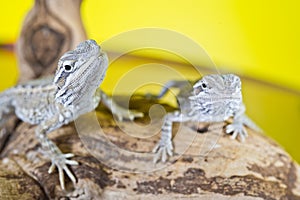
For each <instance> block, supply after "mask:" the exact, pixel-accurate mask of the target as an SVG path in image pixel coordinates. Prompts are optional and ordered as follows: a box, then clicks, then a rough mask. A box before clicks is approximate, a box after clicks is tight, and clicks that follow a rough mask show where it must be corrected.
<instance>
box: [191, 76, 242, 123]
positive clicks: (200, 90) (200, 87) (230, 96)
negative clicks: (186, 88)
mask: <svg viewBox="0 0 300 200" xmlns="http://www.w3.org/2000/svg"><path fill="white" fill-rule="evenodd" d="M190 100H191V102H192V106H193V107H194V108H195V109H196V110H197V111H200V112H202V114H204V115H205V114H207V115H211V116H213V115H215V116H222V117H223V118H228V117H229V116H233V115H234V113H236V112H238V110H239V109H240V106H241V105H242V93H241V80H240V78H239V77H238V76H236V75H234V74H224V75H219V74H212V75H207V76H204V77H203V78H202V79H201V80H199V81H198V82H196V83H195V84H194V86H193V94H192V96H191V97H190Z"/></svg>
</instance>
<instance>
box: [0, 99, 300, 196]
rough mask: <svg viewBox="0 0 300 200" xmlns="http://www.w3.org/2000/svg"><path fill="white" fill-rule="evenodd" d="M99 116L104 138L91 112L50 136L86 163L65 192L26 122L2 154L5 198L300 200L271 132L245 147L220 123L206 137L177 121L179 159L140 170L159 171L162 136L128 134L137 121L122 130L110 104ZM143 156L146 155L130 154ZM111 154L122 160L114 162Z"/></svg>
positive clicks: (289, 164) (298, 184)
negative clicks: (156, 151) (156, 153)
mask: <svg viewBox="0 0 300 200" xmlns="http://www.w3.org/2000/svg"><path fill="white" fill-rule="evenodd" d="M118 99H121V98H118ZM119 103H122V102H119ZM155 103H158V102H152V101H147V100H144V99H142V98H141V97H138V96H136V97H134V98H132V100H131V105H132V106H134V107H132V108H134V109H137V110H140V111H143V112H145V113H147V112H148V110H149V108H150V107H151V106H152V105H153V104H155ZM164 107H165V109H166V110H169V111H170V110H172V108H171V107H168V106H167V105H164ZM96 114H97V118H98V120H99V122H100V124H101V128H102V130H103V132H104V133H105V137H102V136H101V135H99V133H98V132H97V131H96V129H94V128H93V127H92V124H90V123H89V122H87V121H84V118H85V117H88V115H86V116H83V118H81V119H79V121H76V123H75V124H74V123H73V124H70V125H67V126H64V127H63V128H60V129H59V130H57V131H55V132H53V133H51V134H50V137H51V139H52V140H53V141H55V143H57V144H59V147H60V148H61V149H62V150H63V151H64V152H73V153H74V154H75V155H76V157H75V158H74V159H75V160H77V161H78V162H79V163H80V165H79V166H72V167H71V169H72V171H73V172H74V174H75V175H76V177H77V179H78V180H77V181H78V183H77V184H76V185H75V186H73V185H72V183H71V181H70V180H67V191H61V189H60V186H59V182H58V174H57V172H55V173H54V174H50V175H49V174H48V172H47V170H48V167H49V166H50V162H49V160H47V158H43V157H42V154H40V153H39V151H40V150H39V149H40V145H39V144H38V142H37V140H36V139H35V137H34V128H35V127H34V126H30V125H28V124H26V123H21V124H20V125H19V126H18V127H17V128H16V129H15V131H14V133H13V135H12V136H11V137H10V140H9V142H8V144H7V146H6V148H5V149H4V151H3V152H2V154H1V155H2V164H1V165H0V171H1V173H0V185H1V187H0V188H1V189H0V195H1V196H2V197H5V198H10V197H12V196H15V197H22V198H23V197H28V199H32V198H44V197H47V198H50V199H54V198H57V199H59V198H62V197H70V198H72V199H121V198H122V199H153V198H160V199H175V198H192V199H249V200H250V199H259V198H262V199H300V179H299V177H300V174H299V172H300V168H299V166H298V165H297V164H296V163H295V162H293V160H292V159H291V158H290V156H289V155H288V154H287V153H286V152H285V151H284V150H283V149H282V148H281V147H280V146H278V145H277V144H276V143H275V142H274V141H272V140H271V139H269V138H268V137H266V136H265V135H262V134H259V133H256V132H253V131H251V130H248V131H249V133H250V134H249V138H248V139H247V141H246V142H245V143H240V142H238V141H236V140H231V139H230V138H229V136H228V135H225V133H224V131H223V128H222V127H223V126H224V124H223V123H217V124H213V125H212V128H211V129H209V130H208V131H206V132H205V130H204V133H197V131H196V127H197V126H195V124H193V123H187V124H183V125H181V126H180V124H177V125H176V126H175V128H174V133H175V134H176V133H177V135H174V136H175V138H176V139H175V142H174V143H175V158H174V159H171V161H169V162H168V163H167V165H166V166H163V165H162V164H161V166H162V167H161V169H157V170H155V171H154V172H150V171H149V173H147V172H143V173H136V172H139V170H140V167H139V166H141V165H145V164H147V165H148V166H149V167H148V168H153V169H154V168H157V166H158V165H154V164H153V163H152V160H151V159H152V157H151V156H150V157H148V156H147V155H152V154H151V153H150V152H151V149H152V148H153V147H154V144H155V143H156V141H157V140H158V135H155V136H153V137H146V138H144V139H142V138H143V135H142V136H141V137H140V138H136V137H132V136H129V135H128V132H123V131H122V129H123V130H124V128H126V127H127V128H129V127H132V126H133V124H132V123H131V122H122V123H121V124H119V125H118V124H117V122H116V121H114V119H113V117H112V116H111V114H110V113H109V112H108V110H107V109H106V108H105V107H103V106H101V107H99V108H98V109H97V113H96ZM149 121H150V119H149V118H147V117H145V118H143V119H140V120H137V123H138V124H139V125H143V126H146V125H147V124H148V125H149ZM81 122H83V123H82V124H80V123H81ZM84 124H85V125H84ZM75 125H76V126H75ZM80 126H82V127H80ZM84 126H85V127H84ZM85 128H86V129H85ZM84 130H86V132H85V131H84ZM127 130H129V129H127ZM179 130H180V134H181V135H180V134H178V133H179ZM77 132H79V135H80V137H78V134H77ZM151 132H153V129H150V128H149V129H146V128H144V133H143V134H144V135H149V134H152V133H151ZM136 134H138V133H136ZM194 136H195V138H193V137H194ZM107 139H109V141H110V142H112V144H113V145H116V146H117V147H118V148H115V150H114V151H112V149H111V146H112V145H111V144H109V143H107V142H103V141H106V140H107ZM95 144H96V147H95ZM214 144H216V145H214ZM185 147H188V149H187V151H186V152H184V154H183V155H180V154H181V152H180V151H181V150H180V149H185ZM118 149H122V150H126V151H127V154H126V153H125V154H118V153H116V152H120V151H118ZM87 150H88V151H87ZM96 151H97V152H96ZM99 152H100V153H99ZM137 152H139V154H141V155H146V157H145V156H144V157H140V158H139V157H138V156H129V155H136V154H137ZM95 156H96V157H95ZM98 156H102V157H101V158H99V157H98ZM97 157H98V158H99V159H97ZM110 157H111V158H112V159H114V160H115V161H114V162H113V161H110V160H109V158H110ZM145 158H146V159H145ZM111 163H113V164H115V166H110V165H111ZM118 163H119V164H118ZM122 166H123V168H121V170H118V169H120V167H122ZM128 166H130V167H131V166H136V168H135V169H133V168H132V169H129V168H128ZM145 171H146V170H145Z"/></svg>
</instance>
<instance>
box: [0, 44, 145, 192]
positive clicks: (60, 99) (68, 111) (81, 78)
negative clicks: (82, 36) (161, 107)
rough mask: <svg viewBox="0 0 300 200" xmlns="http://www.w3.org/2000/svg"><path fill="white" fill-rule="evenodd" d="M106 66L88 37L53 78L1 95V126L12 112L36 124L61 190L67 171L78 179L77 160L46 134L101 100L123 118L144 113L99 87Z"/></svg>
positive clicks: (66, 56) (67, 56) (64, 58)
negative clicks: (74, 168)
mask: <svg viewBox="0 0 300 200" xmlns="http://www.w3.org/2000/svg"><path fill="white" fill-rule="evenodd" d="M107 66H108V58H107V56H106V54H105V53H104V52H103V51H102V50H101V48H100V46H98V44H97V43H96V42H95V41H94V40H87V41H85V42H82V43H80V44H79V45H78V46H77V47H76V48H75V49H74V50H73V51H69V52H66V53H65V54H64V55H63V56H62V57H61V58H60V60H59V62H58V68H57V71H56V73H55V76H54V78H51V77H50V78H46V79H41V80H35V81H32V82H29V83H26V84H22V85H17V86H15V87H13V88H10V89H8V90H6V91H4V92H3V93H1V94H0V119H1V120H0V125H1V121H5V118H4V115H6V114H11V113H13V112H15V114H16V115H17V117H18V118H20V119H21V120H22V121H24V122H27V123H30V124H37V127H36V129H35V134H36V137H37V138H38V140H39V141H40V143H41V146H42V148H43V150H44V152H45V154H46V155H47V156H48V157H49V158H50V159H51V162H52V164H51V167H50V168H49V173H51V172H53V170H54V169H55V167H57V169H58V172H59V181H60V185H61V188H62V189H65V183H64V172H65V173H66V174H67V175H68V177H69V178H70V179H71V180H72V182H73V183H75V182H76V178H75V176H74V175H73V174H72V172H71V171H70V170H69V168H68V165H78V163H77V162H76V161H74V160H69V159H68V158H71V157H73V154H71V153H67V154H63V153H62V152H61V151H60V149H59V148H58V147H57V146H56V145H55V144H54V143H53V142H52V141H51V140H49V139H48V137H47V133H49V132H51V131H53V130H55V129H58V128H59V127H61V126H62V125H64V124H68V123H69V122H71V121H73V120H75V119H76V118H77V117H79V116H80V115H82V114H84V113H87V112H90V111H92V110H94V109H95V108H96V107H97V105H98V103H99V102H100V100H102V101H103V102H104V104H105V105H107V106H108V107H109V108H110V109H111V110H112V111H113V114H116V115H117V116H118V118H119V119H120V120H122V119H130V120H132V119H134V118H135V117H142V116H143V114H142V113H138V112H133V111H128V110H127V109H124V108H121V107H119V106H118V105H117V104H116V103H114V102H113V101H112V100H111V99H110V98H109V97H108V96H107V95H105V93H104V92H102V91H101V90H100V89H99V88H98V87H99V85H100V84H101V82H102V80H103V79H104V76H105V72H106V69H107ZM101 98H102V99H101ZM120 113H121V114H120Z"/></svg>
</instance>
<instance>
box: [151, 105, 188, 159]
mask: <svg viewBox="0 0 300 200" xmlns="http://www.w3.org/2000/svg"><path fill="white" fill-rule="evenodd" d="M189 119H190V118H188V117H186V116H184V115H183V114H181V113H179V112H178V111H177V112H173V113H168V114H167V115H166V116H165V118H164V123H163V126H162V128H161V138H160V140H159V142H158V143H157V144H156V146H155V147H154V149H153V150H152V152H153V153H156V155H155V156H154V159H153V162H154V163H156V162H158V161H159V160H161V161H162V162H166V160H167V158H168V156H170V157H171V156H173V144H172V125H173V122H184V121H188V120H189Z"/></svg>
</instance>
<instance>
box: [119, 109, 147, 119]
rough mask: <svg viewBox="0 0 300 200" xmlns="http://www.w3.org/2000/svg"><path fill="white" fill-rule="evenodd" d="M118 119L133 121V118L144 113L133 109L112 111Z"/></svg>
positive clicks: (142, 115)
mask: <svg viewBox="0 0 300 200" xmlns="http://www.w3.org/2000/svg"><path fill="white" fill-rule="evenodd" d="M114 114H115V115H116V116H117V118H118V120H119V121H123V119H126V120H130V121H133V120H134V119H135V118H141V117H144V113H142V112H138V111H135V110H123V109H122V110H119V112H114Z"/></svg>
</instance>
